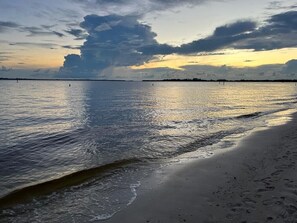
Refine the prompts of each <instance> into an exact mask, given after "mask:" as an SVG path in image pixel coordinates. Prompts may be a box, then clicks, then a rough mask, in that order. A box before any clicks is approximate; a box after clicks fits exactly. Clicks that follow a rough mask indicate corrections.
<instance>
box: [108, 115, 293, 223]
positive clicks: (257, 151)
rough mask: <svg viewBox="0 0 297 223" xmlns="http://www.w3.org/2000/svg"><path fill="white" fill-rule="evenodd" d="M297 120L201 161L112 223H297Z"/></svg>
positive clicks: (171, 177)
mask: <svg viewBox="0 0 297 223" xmlns="http://www.w3.org/2000/svg"><path fill="white" fill-rule="evenodd" d="M296 161H297V115H296V114H295V115H294V116H293V120H292V121H291V122H289V123H288V124H286V125H283V126H278V127H273V128H271V129H268V130H262V131H258V132H256V133H254V134H252V135H250V136H248V137H246V138H245V139H243V140H242V141H241V142H240V144H239V145H238V146H237V147H236V148H235V149H234V150H232V151H229V152H226V153H219V154H217V155H215V156H213V157H211V158H209V159H205V160H202V161H195V162H193V163H191V164H189V165H187V166H185V167H184V168H182V169H181V170H178V171H177V172H176V173H174V174H172V175H171V176H170V177H169V180H167V181H165V182H164V183H163V184H161V185H159V186H158V187H156V188H153V189H151V190H148V191H146V192H145V193H142V194H141V195H140V196H138V197H137V199H136V200H135V202H134V203H133V204H132V205H130V206H128V207H127V208H126V209H124V210H122V211H120V212H119V213H117V214H115V215H114V216H113V217H112V218H111V219H109V220H107V221H106V222H151V223H155V222H170V223H174V222H209V223H210V222H239V223H240V222H241V223H244V222H247V223H248V222H253V223H254V222H259V223H262V222H297V171H296V168H297V162H296Z"/></svg>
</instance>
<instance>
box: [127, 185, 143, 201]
mask: <svg viewBox="0 0 297 223" xmlns="http://www.w3.org/2000/svg"><path fill="white" fill-rule="evenodd" d="M140 185H141V184H140V181H138V182H137V183H136V184H131V185H130V189H131V192H132V194H133V196H132V198H131V199H130V201H129V202H128V204H127V206H129V205H130V204H132V203H133V201H135V199H136V197H137V192H136V189H137V188H138V187H139V186H140Z"/></svg>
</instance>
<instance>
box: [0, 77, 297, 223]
mask: <svg viewBox="0 0 297 223" xmlns="http://www.w3.org/2000/svg"><path fill="white" fill-rule="evenodd" d="M69 84H71V86H69ZM0 95H1V96H0V222H97V221H100V220H103V219H106V218H108V217H110V216H112V215H113V214H114V213H116V212H117V211H119V210H121V209H122V208H124V207H125V206H127V205H129V204H131V203H132V202H133V200H134V199H135V197H136V195H137V188H138V187H139V186H140V185H141V184H142V182H144V181H145V179H147V178H148V177H150V176H151V175H152V174H153V173H154V171H156V169H159V168H162V167H163V166H164V165H175V163H176V162H179V161H180V160H182V159H185V157H186V159H198V158H201V159H203V158H204V157H208V156H210V155H211V154H212V153H213V150H215V149H226V148H229V147H230V146H232V145H233V144H234V143H235V142H236V140H238V139H240V138H241V137H243V136H244V135H245V134H246V133H247V132H249V131H251V130H253V129H255V128H258V127H265V126H272V125H278V124H281V123H283V122H284V121H286V120H287V119H288V118H289V115H290V114H291V113H292V112H294V111H295V110H296V103H297V87H296V86H295V84H294V83H226V84H225V85H223V84H219V83H202V82H201V83H199V82H154V83H150V82H108V81H106V82H95V81H93V82H91V81H90V82H87V81H83V82H80V81H74V82H69V81H19V83H16V82H15V81H1V82H0ZM187 154H190V155H188V156H187ZM193 154H194V155H193Z"/></svg>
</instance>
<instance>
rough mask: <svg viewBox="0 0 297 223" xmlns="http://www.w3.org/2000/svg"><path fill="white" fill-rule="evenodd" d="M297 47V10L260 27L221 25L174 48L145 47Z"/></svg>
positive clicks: (185, 50) (149, 50)
mask: <svg viewBox="0 0 297 223" xmlns="http://www.w3.org/2000/svg"><path fill="white" fill-rule="evenodd" d="M296 46H297V11H289V12H285V13H281V14H277V15H273V16H271V17H270V18H269V19H268V20H266V24H265V25H263V26H261V27H257V24H256V23H255V22H253V21H237V22H235V23H232V24H228V25H224V26H220V27H217V28H216V29H215V31H214V33H213V34H212V35H211V36H209V37H206V38H204V39H199V40H195V41H193V42H190V43H187V44H183V45H181V46H179V47H172V46H170V45H167V44H154V45H151V46H145V47H144V48H142V49H141V52H143V53H144V54H146V55H156V54H161V55H166V54H173V53H177V54H196V53H199V52H212V51H215V50H219V49H225V48H234V49H252V50H256V51H260V50H274V49H281V48H286V47H296Z"/></svg>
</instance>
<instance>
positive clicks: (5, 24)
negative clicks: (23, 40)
mask: <svg viewBox="0 0 297 223" xmlns="http://www.w3.org/2000/svg"><path fill="white" fill-rule="evenodd" d="M19 26H20V25H19V24H17V23H15V22H9V21H0V33H3V32H6V31H7V30H9V29H13V28H17V27H19Z"/></svg>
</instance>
